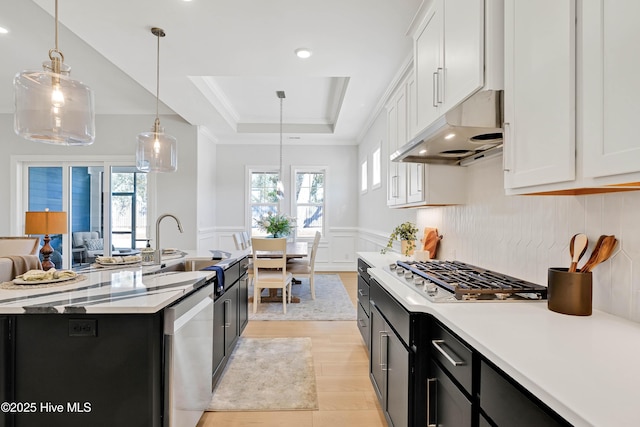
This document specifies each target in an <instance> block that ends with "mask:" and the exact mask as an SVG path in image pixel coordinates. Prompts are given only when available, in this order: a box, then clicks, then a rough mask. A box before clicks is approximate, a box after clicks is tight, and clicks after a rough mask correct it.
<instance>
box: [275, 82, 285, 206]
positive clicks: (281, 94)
mask: <svg viewBox="0 0 640 427" xmlns="http://www.w3.org/2000/svg"><path fill="white" fill-rule="evenodd" d="M276 95H277V96H278V98H280V172H279V177H278V183H277V184H276V197H277V198H278V200H282V199H284V184H283V183H282V100H283V99H284V98H285V95H284V91H283V90H278V91H276Z"/></svg>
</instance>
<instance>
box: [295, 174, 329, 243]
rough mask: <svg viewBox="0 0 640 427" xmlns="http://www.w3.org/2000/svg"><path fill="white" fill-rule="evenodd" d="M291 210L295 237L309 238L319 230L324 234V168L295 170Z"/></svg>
mask: <svg viewBox="0 0 640 427" xmlns="http://www.w3.org/2000/svg"><path fill="white" fill-rule="evenodd" d="M295 185H296V188H295V194H294V195H295V197H294V200H293V202H294V206H293V208H294V209H293V212H294V215H293V216H295V217H296V220H297V222H296V237H299V238H310V239H312V238H313V236H314V235H315V234H316V231H319V232H320V233H322V234H323V235H324V212H325V206H324V190H325V171H324V170H296V172H295Z"/></svg>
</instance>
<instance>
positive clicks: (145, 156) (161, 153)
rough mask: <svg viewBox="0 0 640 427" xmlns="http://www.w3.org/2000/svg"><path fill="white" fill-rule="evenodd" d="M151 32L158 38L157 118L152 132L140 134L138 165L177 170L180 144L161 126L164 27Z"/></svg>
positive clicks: (148, 169) (154, 169)
mask: <svg viewBox="0 0 640 427" xmlns="http://www.w3.org/2000/svg"><path fill="white" fill-rule="evenodd" d="M151 33H152V34H153V35H154V36H156V37H157V38H158V52H157V53H158V60H157V63H156V120H155V122H154V123H153V128H151V132H142V133H141V134H139V135H138V150H137V151H136V166H137V168H138V170H139V171H141V172H175V171H176V170H177V169H178V145H177V140H176V138H174V137H173V136H171V135H169V134H166V133H164V128H163V127H161V126H160V117H159V114H158V105H159V103H160V37H164V36H165V32H164V30H163V29H162V28H156V27H153V28H152V29H151Z"/></svg>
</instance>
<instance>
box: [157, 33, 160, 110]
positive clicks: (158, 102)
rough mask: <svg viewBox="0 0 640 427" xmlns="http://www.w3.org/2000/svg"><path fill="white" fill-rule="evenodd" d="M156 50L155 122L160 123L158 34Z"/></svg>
mask: <svg viewBox="0 0 640 427" xmlns="http://www.w3.org/2000/svg"><path fill="white" fill-rule="evenodd" d="M157 39H158V49H157V52H156V58H157V60H156V121H158V122H159V121H160V115H159V113H158V111H159V107H158V106H159V104H160V34H157Z"/></svg>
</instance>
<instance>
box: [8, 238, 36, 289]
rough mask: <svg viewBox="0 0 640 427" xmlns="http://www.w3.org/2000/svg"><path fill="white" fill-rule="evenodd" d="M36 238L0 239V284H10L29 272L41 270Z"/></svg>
mask: <svg viewBox="0 0 640 427" xmlns="http://www.w3.org/2000/svg"><path fill="white" fill-rule="evenodd" d="M39 249H40V239H39V238H38V237H0V282H10V281H11V280H13V279H15V278H16V276H19V275H21V274H23V273H25V272H27V271H29V270H34V269H41V268H42V264H41V263H40V257H39V253H38V251H39Z"/></svg>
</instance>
